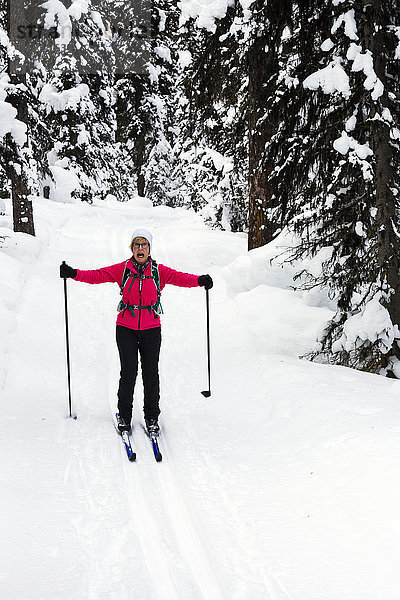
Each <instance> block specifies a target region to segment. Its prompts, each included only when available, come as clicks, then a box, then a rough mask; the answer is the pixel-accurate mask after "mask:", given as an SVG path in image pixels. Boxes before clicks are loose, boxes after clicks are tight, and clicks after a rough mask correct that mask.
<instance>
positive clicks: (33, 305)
mask: <svg viewBox="0 0 400 600" xmlns="http://www.w3.org/2000/svg"><path fill="white" fill-rule="evenodd" d="M141 202H142V204H141ZM39 209H40V210H39ZM38 212H40V219H39V220H38V222H37V232H38V238H39V240H28V241H27V242H26V246H25V247H23V248H22V251H23V250H24V248H25V251H26V248H30V250H31V253H32V254H31V256H27V257H26V259H24V262H23V269H24V270H23V277H24V286H23V288H22V294H21V298H20V300H19V301H18V305H17V307H18V308H17V312H16V317H17V322H18V326H17V329H16V330H15V331H14V332H13V334H12V335H10V336H9V340H8V341H9V343H8V345H7V349H8V368H7V372H6V375H7V377H6V380H5V385H4V387H3V389H2V390H1V392H2V400H3V407H4V411H3V412H4V415H3V419H4V424H5V425H6V426H5V427H4V428H3V429H2V431H1V433H0V436H1V439H2V443H3V447H4V448H6V449H7V451H6V452H3V453H0V466H1V468H2V472H3V473H5V477H6V479H7V485H5V486H3V488H4V489H3V491H2V492H3V493H2V509H3V514H4V515H7V518H6V519H3V523H2V525H1V532H0V534H1V538H2V540H4V544H3V545H2V546H0V561H1V564H2V572H1V573H0V594H1V597H2V598H3V597H4V598H14V597H15V598H17V597H18V598H19V600H44V599H46V598H51V599H53V598H57V599H58V600H116V599H117V598H118V599H119V598H121V597H123V598H134V600H161V599H162V600H376V599H377V598H378V597H379V598H384V599H385V600H397V598H398V585H397V583H398V582H397V576H394V575H393V574H394V573H397V570H396V569H397V564H398V559H399V558H400V543H399V542H398V539H399V536H398V534H400V522H399V518H398V502H399V500H400V489H399V484H398V483H397V478H396V477H394V476H393V473H395V472H397V470H398V465H399V462H400V461H399V457H400V442H399V435H398V433H399V427H398V426H396V423H397V422H398V420H399V418H400V406H399V403H398V389H399V388H398V382H390V381H387V380H384V379H383V378H378V377H373V376H368V375H365V374H359V373H354V372H351V371H349V370H346V369H337V368H331V369H330V370H329V377H327V373H328V370H327V368H326V367H322V366H321V365H310V364H308V363H304V362H301V361H298V360H297V359H295V358H291V357H290V356H289V357H288V356H284V355H282V356H280V355H273V354H271V355H270V354H268V355H267V354H262V353H261V352H257V351H256V350H255V348H256V347H259V346H260V340H259V338H257V335H256V333H257V332H256V333H254V331H253V332H252V331H251V330H250V329H249V327H248V322H247V320H246V318H248V315H246V314H243V310H245V308H246V305H245V304H241V306H243V307H244V308H241V309H240V310H241V313H240V314H241V319H239V318H238V314H239V313H238V311H237V309H236V308H235V302H234V301H231V300H229V299H228V296H227V294H226V293H225V290H224V286H225V281H224V278H223V276H222V275H221V271H222V269H223V268H224V266H225V265H227V264H230V263H231V262H232V261H233V259H235V258H236V256H239V255H241V254H243V253H244V252H245V248H244V246H245V242H246V241H245V239H244V238H241V237H237V236H236V237H235V236H234V235H233V234H229V233H224V232H217V231H210V230H207V228H205V227H204V226H203V225H202V224H201V221H200V219H197V217H196V216H195V215H194V214H193V213H191V212H186V211H184V210H179V209H175V210H172V209H169V208H167V207H156V208H151V207H150V205H149V203H147V202H146V201H140V200H138V201H137V202H136V203H133V202H130V203H129V205H127V206H126V207H125V206H123V205H121V206H117V207H114V209H112V210H111V209H110V208H108V207H106V206H105V207H86V206H85V205H68V206H64V205H54V204H52V203H50V202H47V203H46V202H44V203H43V205H41V206H40V207H38ZM138 225H142V226H144V227H147V228H148V229H150V230H151V231H152V232H153V234H154V240H155V245H154V256H155V258H156V259H157V260H158V262H161V263H165V264H167V265H168V266H171V267H174V268H176V269H178V270H182V271H188V272H193V273H198V274H201V273H206V272H211V274H212V276H213V278H214V282H215V290H213V291H212V293H211V294H210V299H211V311H212V312H211V327H212V337H211V343H212V346H211V350H212V369H213V371H212V380H211V388H212V396H211V398H209V399H205V398H203V396H202V395H201V394H200V390H201V389H204V387H205V385H206V356H205V347H206V346H205V343H206V340H205V298H204V296H205V294H204V291H203V290H198V289H194V290H193V289H183V288H175V287H173V286H167V288H166V289H165V291H164V292H163V298H162V302H163V307H164V311H165V314H164V317H163V344H162V350H161V357H160V375H161V410H162V413H161V418H160V424H161V436H160V450H161V452H162V454H163V461H162V463H156V462H155V460H154V457H153V453H152V449H151V444H150V442H149V440H148V439H147V438H146V435H145V433H144V431H143V429H142V427H141V423H142V422H143V416H142V395H143V392H142V385H141V380H140V377H141V375H140V372H139V374H138V381H137V387H136V390H135V403H134V429H133V442H134V451H136V453H137V460H136V462H134V463H130V462H129V461H128V460H127V457H126V452H125V449H124V448H123V445H122V442H121V440H120V439H119V438H118V435H117V434H116V432H115V430H114V428H113V425H112V414H113V413H114V412H115V408H116V406H115V405H116V390H117V384H118V357H117V350H116V345H115V316H116V305H117V302H118V299H119V295H118V289H117V287H116V285H114V284H110V285H108V284H104V285H101V286H89V285H85V284H80V283H75V282H72V281H69V282H68V285H67V287H68V302H69V307H70V336H71V359H72V360H71V369H72V391H73V405H74V410H75V411H76V412H77V414H78V419H77V420H76V421H75V420H71V419H68V418H63V417H64V416H66V414H67V390H66V377H65V346H64V344H65V341H64V318H63V317H64V315H63V288H62V282H61V281H60V279H59V277H58V267H59V264H60V262H61V261H62V260H66V261H67V263H69V264H71V265H72V266H76V267H80V268H83V269H85V268H87V269H89V268H96V267H100V266H105V265H107V264H113V263H115V262H119V261H121V260H123V259H124V258H125V257H127V256H128V245H129V240H130V235H131V231H132V230H133V229H134V228H135V227H136V226H138ZM227 241H229V243H228V242H227ZM22 251H20V252H22ZM22 255H23V254H21V256H22ZM273 292H274V289H273V288H270V294H271V295H273ZM244 298H245V296H242V298H241V302H243V299H244ZM274 318H279V315H278V316H275V317H274ZM271 331H272V330H271ZM272 347H274V343H272ZM330 378H331V379H330ZM349 390H350V392H349ZM349 395H350V397H349ZM381 397H383V398H384V400H385V401H384V402H379V401H378V400H376V398H381ZM377 507H379V510H378V508H377ZM371 540H372V541H371ZM21 548H22V552H21ZM21 554H22V555H23V558H21Z"/></svg>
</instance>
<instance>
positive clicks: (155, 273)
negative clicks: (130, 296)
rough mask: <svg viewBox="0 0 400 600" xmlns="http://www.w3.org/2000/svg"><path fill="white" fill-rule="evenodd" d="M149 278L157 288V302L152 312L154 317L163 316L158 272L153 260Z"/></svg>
mask: <svg viewBox="0 0 400 600" xmlns="http://www.w3.org/2000/svg"><path fill="white" fill-rule="evenodd" d="M151 276H152V278H153V280H154V283H155V285H156V288H157V302H156V303H155V304H154V305H153V311H154V312H155V313H156V315H162V314H164V311H163V307H162V305H161V284H160V272H159V270H158V264H157V263H156V261H155V260H153V261H152V263H151Z"/></svg>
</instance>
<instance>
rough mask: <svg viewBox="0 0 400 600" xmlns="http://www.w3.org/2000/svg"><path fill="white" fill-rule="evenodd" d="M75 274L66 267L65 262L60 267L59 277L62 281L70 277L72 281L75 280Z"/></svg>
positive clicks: (75, 272) (71, 269) (74, 271)
mask: <svg viewBox="0 0 400 600" xmlns="http://www.w3.org/2000/svg"><path fill="white" fill-rule="evenodd" d="M77 274H78V271H77V270H76V269H73V268H72V267H70V266H69V265H67V264H66V263H65V262H63V263H62V264H61V265H60V277H62V278H63V279H67V278H68V277H72V279H75V277H76V276H77Z"/></svg>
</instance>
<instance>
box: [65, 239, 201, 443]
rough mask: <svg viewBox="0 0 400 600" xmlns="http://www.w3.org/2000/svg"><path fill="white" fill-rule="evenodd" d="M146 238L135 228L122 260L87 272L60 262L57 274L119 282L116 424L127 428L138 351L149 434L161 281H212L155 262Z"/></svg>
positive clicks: (153, 423) (154, 422)
mask: <svg viewBox="0 0 400 600" xmlns="http://www.w3.org/2000/svg"><path fill="white" fill-rule="evenodd" d="M152 241H153V240H152V235H151V233H150V232H149V231H147V230H146V229H143V228H140V229H136V231H134V232H133V235H132V238H131V244H130V249H131V252H132V257H131V258H129V259H128V260H126V261H124V262H121V263H118V264H116V265H111V266H110V267H103V268H101V269H95V270H90V271H82V270H80V269H74V268H72V267H70V266H69V265H67V264H65V263H63V264H62V265H61V266H60V277H62V278H67V277H70V278H72V279H74V280H75V281H82V282H85V283H93V284H94V283H105V282H115V283H118V285H119V286H120V288H121V296H122V298H121V301H120V303H119V305H118V311H119V312H118V317H117V328H116V338H117V346H118V351H119V356H120V361H121V372H120V380H119V387H118V415H117V426H118V429H119V431H120V432H122V431H128V432H129V431H130V430H131V420H132V404H133V392H134V388H135V382H136V376H137V371H138V353H139V355H140V360H141V366H142V376H143V388H144V407H143V411H144V418H145V422H146V427H147V431H148V433H149V435H151V436H155V435H158V433H159V425H158V416H159V414H160V408H159V400H160V382H159V374H158V360H159V356H160V345H161V323H160V314H161V313H162V308H161V302H160V295H161V290H162V289H163V288H164V287H165V285H166V284H172V285H177V286H180V287H197V286H203V287H204V288H205V289H210V288H211V287H212V286H213V281H212V279H211V277H210V275H200V276H198V275H191V274H189V273H181V272H179V271H175V270H174V269H171V268H169V267H166V266H164V265H161V264H160V265H157V263H156V262H155V261H154V260H153V259H152V257H151V255H150V251H151V245H152Z"/></svg>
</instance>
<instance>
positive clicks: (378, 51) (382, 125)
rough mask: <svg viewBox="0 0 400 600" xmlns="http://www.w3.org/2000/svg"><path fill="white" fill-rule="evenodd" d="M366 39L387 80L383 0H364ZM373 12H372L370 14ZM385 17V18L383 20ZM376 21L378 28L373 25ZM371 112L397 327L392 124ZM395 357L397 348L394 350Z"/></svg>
mask: <svg viewBox="0 0 400 600" xmlns="http://www.w3.org/2000/svg"><path fill="white" fill-rule="evenodd" d="M364 3H365V4H366V6H365V13H366V19H365V22H366V36H365V37H366V41H367V47H368V48H369V49H370V50H371V52H372V55H373V57H374V70H375V73H376V74H377V76H378V78H379V79H380V80H381V81H382V82H387V81H388V73H387V72H386V69H387V67H388V63H389V61H388V54H389V52H388V50H387V41H386V40H385V31H386V30H387V29H388V27H389V26H390V25H391V23H390V19H389V18H388V17H389V15H388V13H390V10H389V8H388V7H387V6H385V2H382V1H381V0H374V1H373V2H370V3H368V4H367V3H366V2H365V0H364ZM371 13H372V14H371ZM382 21H385V22H382ZM376 24H379V26H380V27H379V28H377V27H376ZM380 100H381V104H382V106H386V107H387V106H389V105H390V103H389V99H388V91H387V85H385V89H384V92H383V95H382V97H381V99H380ZM374 117H375V115H374V114H371V115H370V119H371V131H372V149H373V152H374V155H375V172H374V175H375V190H376V207H377V209H378V215H377V216H378V223H379V252H378V260H379V266H380V270H381V274H382V275H381V277H382V280H383V283H384V284H385V285H386V286H387V288H388V301H387V303H386V308H387V310H388V311H389V314H390V318H391V320H392V323H393V324H394V325H398V326H399V327H400V239H399V236H398V232H397V229H398V223H399V218H398V201H397V200H396V196H395V194H394V193H393V189H394V188H395V187H396V186H395V175H394V169H393V164H394V156H393V153H394V149H393V143H392V142H391V139H390V129H391V126H390V124H389V123H387V122H386V121H383V120H381V119H375V118H374ZM397 354H398V358H400V351H399V350H397Z"/></svg>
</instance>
